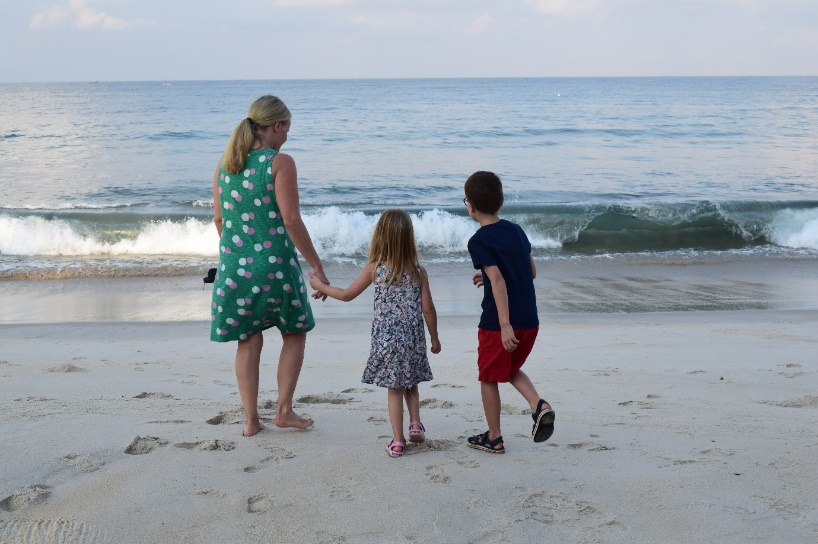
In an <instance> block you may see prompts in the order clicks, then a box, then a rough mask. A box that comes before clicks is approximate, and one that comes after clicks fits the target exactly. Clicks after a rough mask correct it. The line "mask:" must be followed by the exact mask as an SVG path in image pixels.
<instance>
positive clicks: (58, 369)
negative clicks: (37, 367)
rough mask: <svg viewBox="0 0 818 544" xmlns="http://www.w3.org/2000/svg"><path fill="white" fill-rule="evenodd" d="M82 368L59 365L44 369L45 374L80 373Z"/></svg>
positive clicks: (68, 364)
mask: <svg viewBox="0 0 818 544" xmlns="http://www.w3.org/2000/svg"><path fill="white" fill-rule="evenodd" d="M84 370H85V369H84V368H80V367H78V366H74V365H72V364H71V363H63V364H61V365H54V366H50V367H48V368H46V369H45V371H46V372H82V371H84Z"/></svg>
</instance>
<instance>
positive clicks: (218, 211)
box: [213, 166, 223, 238]
mask: <svg viewBox="0 0 818 544" xmlns="http://www.w3.org/2000/svg"><path fill="white" fill-rule="evenodd" d="M213 222H214V223H216V231H217V232H218V233H219V238H221V236H222V225H223V222H222V202H221V199H220V198H219V167H218V166H217V167H216V172H215V173H214V174H213Z"/></svg>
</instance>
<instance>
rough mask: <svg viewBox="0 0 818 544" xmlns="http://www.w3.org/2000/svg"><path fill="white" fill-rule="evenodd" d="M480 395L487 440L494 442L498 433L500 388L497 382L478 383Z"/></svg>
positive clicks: (498, 435)
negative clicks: (486, 424)
mask: <svg viewBox="0 0 818 544" xmlns="http://www.w3.org/2000/svg"><path fill="white" fill-rule="evenodd" d="M480 394H481V395H482V397H483V412H485V414H486V423H488V425H489V440H496V439H497V438H499V437H500V436H501V435H502V433H501V432H500V388H499V387H498V386H497V382H480Z"/></svg>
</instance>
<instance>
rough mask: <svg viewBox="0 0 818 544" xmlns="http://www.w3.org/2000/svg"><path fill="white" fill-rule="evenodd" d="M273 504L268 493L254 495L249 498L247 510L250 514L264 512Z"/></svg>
mask: <svg viewBox="0 0 818 544" xmlns="http://www.w3.org/2000/svg"><path fill="white" fill-rule="evenodd" d="M270 506H272V504H271V502H270V497H268V496H267V494H266V493H261V494H260V495H254V496H252V497H250V498H249V499H247V512H249V513H250V514H262V513H264V512H266V511H267V510H269V509H270Z"/></svg>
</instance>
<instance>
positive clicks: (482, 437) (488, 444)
mask: <svg viewBox="0 0 818 544" xmlns="http://www.w3.org/2000/svg"><path fill="white" fill-rule="evenodd" d="M468 442H469V447H470V448H474V449H476V450H480V451H486V452H488V453H505V452H506V448H505V447H504V446H503V437H502V436H498V437H497V438H495V439H494V440H489V432H488V431H486V432H484V433H483V434H476V435H474V436H471V437H469V439H468ZM497 446H500V447H499V448H498V447H497Z"/></svg>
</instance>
